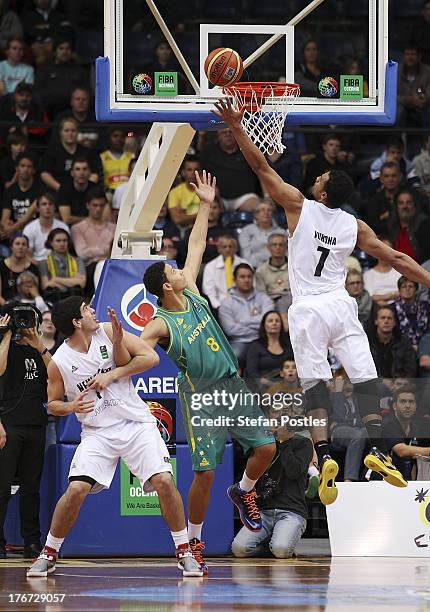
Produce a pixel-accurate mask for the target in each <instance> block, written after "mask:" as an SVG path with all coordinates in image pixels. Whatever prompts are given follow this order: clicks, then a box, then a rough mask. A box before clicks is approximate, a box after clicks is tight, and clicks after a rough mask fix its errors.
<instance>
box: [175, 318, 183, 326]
mask: <svg viewBox="0 0 430 612" xmlns="http://www.w3.org/2000/svg"><path fill="white" fill-rule="evenodd" d="M176 321H177V322H178V325H182V323H183V322H184V319H183V318H182V317H179V318H178V319H176Z"/></svg>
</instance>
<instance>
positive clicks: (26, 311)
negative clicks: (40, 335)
mask: <svg viewBox="0 0 430 612" xmlns="http://www.w3.org/2000/svg"><path fill="white" fill-rule="evenodd" d="M36 324H37V323H36V311H35V310H34V308H32V307H31V306H15V308H14V309H13V310H12V315H11V317H10V324H9V325H10V327H11V329H12V331H17V330H19V329H30V328H32V327H36Z"/></svg>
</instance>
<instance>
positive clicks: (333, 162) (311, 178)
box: [303, 134, 348, 194]
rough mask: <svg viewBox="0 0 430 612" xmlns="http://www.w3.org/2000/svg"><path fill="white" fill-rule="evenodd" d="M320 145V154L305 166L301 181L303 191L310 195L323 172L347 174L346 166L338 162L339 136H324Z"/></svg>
mask: <svg viewBox="0 0 430 612" xmlns="http://www.w3.org/2000/svg"><path fill="white" fill-rule="evenodd" d="M321 144H322V153H318V154H317V155H316V156H315V157H314V158H313V159H311V160H309V161H308V163H307V164H306V168H305V177H304V179H303V189H304V190H305V193H306V194H310V190H311V188H312V187H313V186H314V184H315V180H316V179H317V178H318V177H319V176H321V175H322V174H324V173H325V172H329V171H330V170H343V171H344V172H348V165H347V164H345V163H343V162H339V160H338V155H339V152H340V148H341V143H340V138H339V136H336V134H326V135H325V136H323V137H322V141H321Z"/></svg>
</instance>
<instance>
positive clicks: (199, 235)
mask: <svg viewBox="0 0 430 612" xmlns="http://www.w3.org/2000/svg"><path fill="white" fill-rule="evenodd" d="M195 176H196V182H195V183H191V187H192V188H193V189H194V191H195V192H196V194H197V195H198V196H199V198H200V208H199V212H198V213H197V217H196V220H195V222H194V226H193V229H192V230H191V234H190V238H189V241H188V253H187V259H186V261H185V266H184V274H185V277H186V279H187V281H188V288H189V289H191V290H192V291H196V292H198V289H197V287H196V278H197V275H198V273H199V271H200V266H201V263H202V258H203V253H204V252H205V249H206V239H207V235H208V219H209V211H210V208H211V204H212V202H213V201H214V199H215V194H216V191H215V189H216V178H215V177H212V176H211V174H210V173H209V172H206V170H203V173H202V176H201V177H200V175H199V173H198V172H196V173H195Z"/></svg>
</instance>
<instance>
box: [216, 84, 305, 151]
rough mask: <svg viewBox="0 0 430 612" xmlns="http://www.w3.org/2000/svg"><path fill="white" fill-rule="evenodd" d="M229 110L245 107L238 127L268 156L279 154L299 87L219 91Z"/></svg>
mask: <svg viewBox="0 0 430 612" xmlns="http://www.w3.org/2000/svg"><path fill="white" fill-rule="evenodd" d="M223 92H224V94H226V95H227V96H229V97H231V98H232V100H233V106H234V107H235V108H236V109H237V110H239V109H241V108H243V107H245V112H244V114H243V119H242V126H243V129H244V130H245V132H246V133H247V134H248V136H249V137H250V138H251V140H252V142H253V143H254V144H256V145H257V147H258V148H259V149H260V150H261V151H262V152H263V153H267V154H269V155H271V154H273V153H282V152H283V151H284V149H285V145H284V144H282V133H283V131H284V125H285V119H286V117H287V114H288V111H289V110H290V108H291V107H292V105H293V104H294V101H295V100H296V98H297V97H298V96H299V94H300V85H296V84H292V83H278V82H275V83H269V82H266V83H265V82H239V83H235V84H234V85H229V86H227V87H224V88H223Z"/></svg>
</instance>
